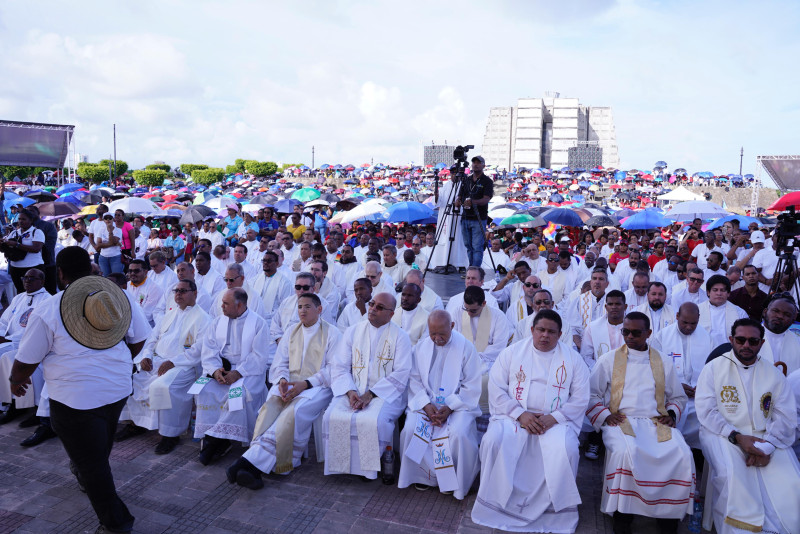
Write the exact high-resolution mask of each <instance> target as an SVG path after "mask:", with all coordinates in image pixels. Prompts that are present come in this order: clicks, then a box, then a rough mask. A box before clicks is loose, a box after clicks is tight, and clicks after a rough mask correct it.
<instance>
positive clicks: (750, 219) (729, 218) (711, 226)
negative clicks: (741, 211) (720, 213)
mask: <svg viewBox="0 0 800 534" xmlns="http://www.w3.org/2000/svg"><path fill="white" fill-rule="evenodd" d="M734 219H736V220H737V221H739V227H741V228H747V226H748V225H749V224H750V223H753V222H754V223H756V224H759V225H760V224H761V221H759V220H758V219H755V218H753V217H746V216H744V215H728V216H726V217H720V218H719V219H717V220H716V221H714V222H713V223H711V224H709V225H708V228H707V229H708V230H713V229H714V228H720V227H721V226H722V225H723V224H725V223H726V222H728V221H732V220H734Z"/></svg>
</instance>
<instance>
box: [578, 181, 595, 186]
mask: <svg viewBox="0 0 800 534" xmlns="http://www.w3.org/2000/svg"><path fill="white" fill-rule="evenodd" d="M591 185H592V184H590V183H589V182H587V181H586V180H581V181H580V182H578V187H589V186H591Z"/></svg>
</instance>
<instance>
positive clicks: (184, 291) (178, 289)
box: [172, 288, 192, 295]
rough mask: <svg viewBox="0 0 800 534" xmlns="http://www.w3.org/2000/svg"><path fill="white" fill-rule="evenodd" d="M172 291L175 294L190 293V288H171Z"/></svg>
mask: <svg viewBox="0 0 800 534" xmlns="http://www.w3.org/2000/svg"><path fill="white" fill-rule="evenodd" d="M172 292H173V293H175V294H176V295H184V294H186V293H191V292H192V290H191V289H180V288H175V289H173V290H172Z"/></svg>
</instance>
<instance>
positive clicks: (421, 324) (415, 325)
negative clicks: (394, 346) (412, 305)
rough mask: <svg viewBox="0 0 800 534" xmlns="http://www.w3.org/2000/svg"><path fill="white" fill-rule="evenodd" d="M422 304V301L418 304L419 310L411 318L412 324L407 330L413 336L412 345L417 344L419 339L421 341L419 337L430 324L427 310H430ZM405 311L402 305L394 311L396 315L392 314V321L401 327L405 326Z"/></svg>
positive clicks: (409, 335)
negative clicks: (424, 308)
mask: <svg viewBox="0 0 800 534" xmlns="http://www.w3.org/2000/svg"><path fill="white" fill-rule="evenodd" d="M420 306H422V303H421V302H420V303H419V305H418V306H417V311H416V313H415V314H414V317H413V318H412V319H411V325H410V326H409V328H408V331H407V332H406V334H408V337H409V338H411V344H412V345H416V344H417V341H419V339H420V338H421V337H422V334H423V333H424V332H425V327H426V326H427V325H428V314H427V313H425V312H426V311H429V310H423V309H422V308H421V307H420ZM404 313H406V311H405V310H404V309H403V308H402V307H400V306H398V307H397V308H396V309H395V311H394V315H392V322H393V323H394V324H396V325H397V326H399V327H400V328H401V329H402V328H403V314H404Z"/></svg>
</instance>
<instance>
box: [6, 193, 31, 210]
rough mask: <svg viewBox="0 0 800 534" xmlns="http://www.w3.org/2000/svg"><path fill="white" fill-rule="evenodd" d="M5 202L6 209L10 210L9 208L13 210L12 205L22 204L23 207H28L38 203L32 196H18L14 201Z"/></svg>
mask: <svg viewBox="0 0 800 534" xmlns="http://www.w3.org/2000/svg"><path fill="white" fill-rule="evenodd" d="M6 194H8V193H6ZM3 204H5V208H6V211H7V212H9V210H11V206H22V207H23V208H27V207H28V206H31V205H33V204H36V201H35V200H33V199H32V198H27V197H18V198H16V199H14V200H12V201H6V202H4V203H3Z"/></svg>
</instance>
